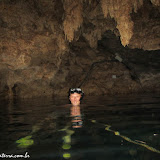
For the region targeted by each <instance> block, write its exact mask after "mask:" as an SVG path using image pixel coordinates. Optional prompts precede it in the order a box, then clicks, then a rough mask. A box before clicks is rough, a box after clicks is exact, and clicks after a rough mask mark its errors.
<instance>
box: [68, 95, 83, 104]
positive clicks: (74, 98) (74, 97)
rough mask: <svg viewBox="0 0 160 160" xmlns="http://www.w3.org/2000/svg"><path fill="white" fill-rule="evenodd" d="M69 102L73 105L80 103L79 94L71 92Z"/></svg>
mask: <svg viewBox="0 0 160 160" xmlns="http://www.w3.org/2000/svg"><path fill="white" fill-rule="evenodd" d="M69 99H70V101H71V104H72V105H74V106H78V105H80V99H81V94H78V93H73V94H71V95H70V98H69Z"/></svg>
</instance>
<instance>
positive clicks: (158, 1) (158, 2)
mask: <svg viewBox="0 0 160 160" xmlns="http://www.w3.org/2000/svg"><path fill="white" fill-rule="evenodd" d="M151 2H152V3H153V4H154V5H156V6H160V0H151Z"/></svg>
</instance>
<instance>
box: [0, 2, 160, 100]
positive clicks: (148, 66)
mask: <svg viewBox="0 0 160 160" xmlns="http://www.w3.org/2000/svg"><path fill="white" fill-rule="evenodd" d="M159 19H160V2H159V0H157V1H156V0H155V1H152V0H145V1H143V0H133V1H129V0H119V1H116V0H113V1H107V0H60V1H54V0H48V1H44V0H39V1H37V0H28V1H21V0H16V1H11V0H1V1H0V38H1V41H0V46H1V47H0V48H1V49H0V97H1V98H9V99H12V98H33V97H45V96H47V97H54V96H59V95H60V96H66V95H67V91H68V89H69V88H71V87H81V88H82V89H83V90H84V92H85V94H86V95H115V94H133V93H134V94H138V93H150V92H160V83H159V82H160V37H159V35H160V20H159Z"/></svg>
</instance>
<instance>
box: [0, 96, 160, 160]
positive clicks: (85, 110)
mask: <svg viewBox="0 0 160 160" xmlns="http://www.w3.org/2000/svg"><path fill="white" fill-rule="evenodd" d="M67 102H68V100H67V99H66V98H64V97H61V98H59V99H34V100H25V101H24V100H23V101H22V100H21V101H11V102H1V104H0V109H1V112H0V122H1V123H0V128H1V132H0V137H1V139H0V154H1V153H5V154H21V153H22V154H24V153H25V152H28V154H29V155H30V159H37V160H40V159H46V160H50V159H52V160H54V159H72V160H80V159H82V160H94V159H97V160H106V159H110V160H115V159H118V160H152V159H153V160H159V159H160V151H159V150H160V117H159V111H160V108H159V106H160V96H156V95H141V96H130V97H85V99H84V101H83V104H82V105H81V106H71V105H70V104H68V105H65V104H66V103H67Z"/></svg>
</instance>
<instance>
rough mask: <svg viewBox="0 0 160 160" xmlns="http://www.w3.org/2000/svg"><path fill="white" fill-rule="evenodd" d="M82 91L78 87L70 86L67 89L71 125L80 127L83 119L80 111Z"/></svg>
mask: <svg viewBox="0 0 160 160" xmlns="http://www.w3.org/2000/svg"><path fill="white" fill-rule="evenodd" d="M83 96H84V92H83V91H82V90H81V89H80V88H71V89H70V90H69V100H70V102H71V104H72V106H71V112H70V114H71V117H72V127H73V128H81V127H82V124H83V121H82V116H81V111H80V103H81V101H82V99H83Z"/></svg>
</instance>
